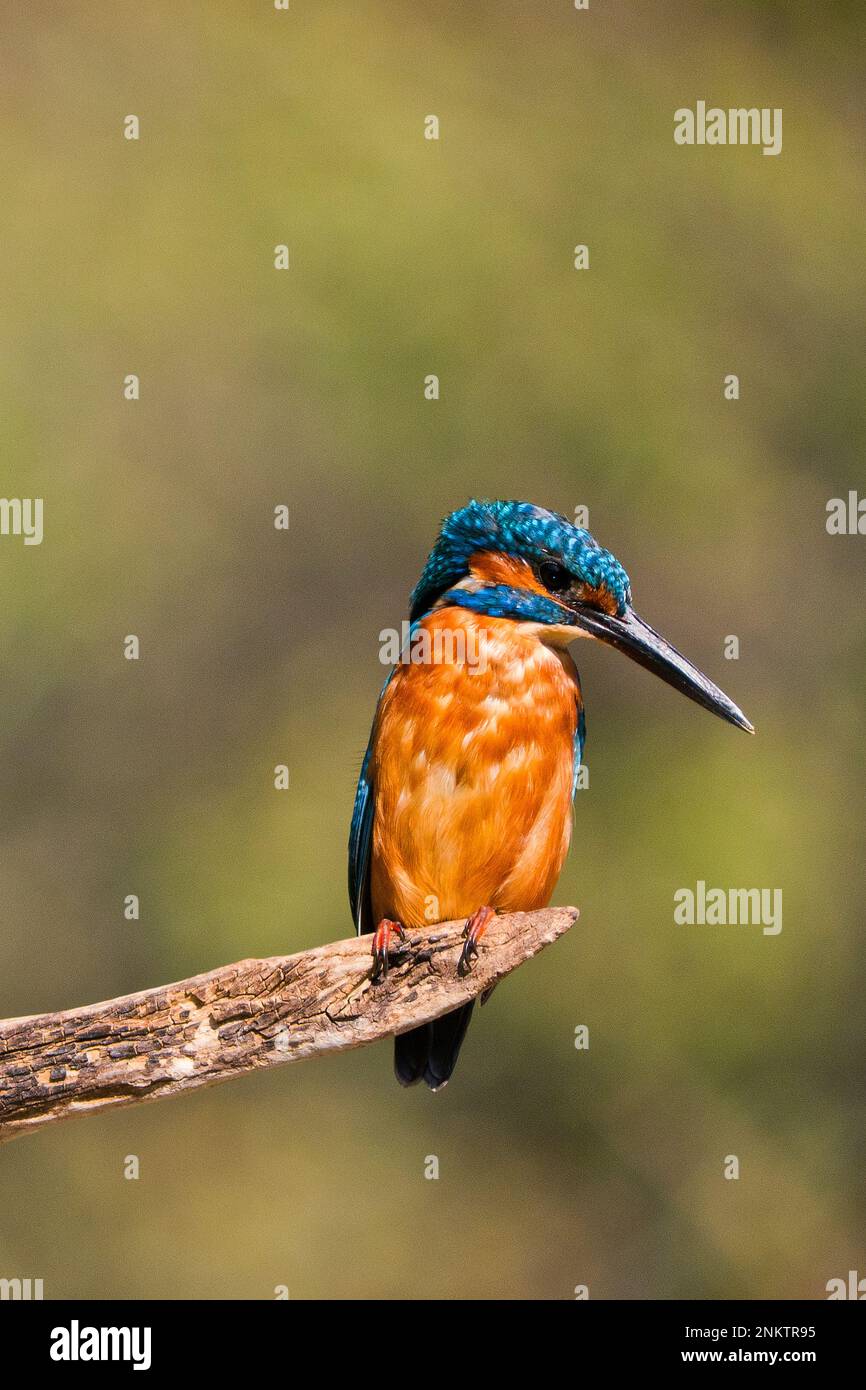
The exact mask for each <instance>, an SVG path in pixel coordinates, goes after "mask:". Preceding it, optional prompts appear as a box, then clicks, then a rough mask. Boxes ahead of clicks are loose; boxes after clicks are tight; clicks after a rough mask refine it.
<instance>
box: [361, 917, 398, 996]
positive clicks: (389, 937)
mask: <svg viewBox="0 0 866 1390" xmlns="http://www.w3.org/2000/svg"><path fill="white" fill-rule="evenodd" d="M395 936H396V937H397V938H398V940H399V942H400V945H402V943H403V941H405V939H406V932H405V930H404V928H403V927H401V925H400V923H399V922H392V921H391V920H390V918H388V917H383V918H382V920H381V922H380V923H379V925H378V927H377V928H376V930H375V931H374V933H373V969H372V971H371V972H370V979H371V980H373V981H375V980H378V979H379V977H380V976H381V975H385V976H387V974H388V959H389V956H391V955H393V954H395V953H396V952H397V951H399V950H400V945H398V946H395V945H394V937H395Z"/></svg>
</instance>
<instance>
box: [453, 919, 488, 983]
mask: <svg viewBox="0 0 866 1390" xmlns="http://www.w3.org/2000/svg"><path fill="white" fill-rule="evenodd" d="M495 916H496V913H495V912H494V911H493V908H492V907H479V908H478V909H477V911H475V912H473V914H472V916H471V917H470V918H469V920H468V922H467V923H466V926H465V927H464V928H463V935H464V937H465V938H466V945H465V946H464V947H463V950H462V952H461V955H460V960H459V961H458V963H457V970H458V972H459V973H460V974H461V975H465V974H466V972H467V970H471V969H472V959H473V957H474V956H477V955H478V943H479V941H480V940H481V938H482V936H483V935H484V933H485V932H486V930H487V928H488V927H489V925H490V923H491V921H492V920H493V918H494V917H495Z"/></svg>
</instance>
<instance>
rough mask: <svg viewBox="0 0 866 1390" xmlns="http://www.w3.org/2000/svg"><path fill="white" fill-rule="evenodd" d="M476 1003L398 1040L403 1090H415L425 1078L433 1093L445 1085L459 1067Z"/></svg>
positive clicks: (397, 1060) (396, 1061) (396, 1068)
mask: <svg viewBox="0 0 866 1390" xmlns="http://www.w3.org/2000/svg"><path fill="white" fill-rule="evenodd" d="M474 1003H475V1001H474V1000H472V1001H471V1002H470V1003H469V1004H464V1005H462V1007H461V1008H459V1009H455V1010H454V1011H453V1012H452V1013H450V1014H446V1015H445V1017H444V1018H437V1019H436V1021H435V1022H434V1023H425V1024H422V1026H421V1027H420V1028H413V1029H411V1031H410V1032H408V1033H401V1034H400V1036H399V1037H397V1038H395V1039H394V1071H395V1072H396V1074H397V1080H398V1081H399V1082H400V1085H401V1086H414V1084H415V1082H416V1081H420V1080H421V1079H422V1077H423V1079H424V1081H425V1082H426V1084H427V1085H428V1086H429V1087H430V1090H431V1091H438V1089H439V1087H440V1086H444V1085H445V1082H446V1081H447V1080H448V1078H449V1077H450V1075H451V1073H452V1072H453V1070H454V1068H455V1067H456V1065H457V1058H458V1056H459V1053H460V1048H461V1046H462V1044H463V1039H464V1038H465V1037H466V1029H467V1028H468V1027H469V1020H470V1019H471V1017H472V1008H473V1005H474Z"/></svg>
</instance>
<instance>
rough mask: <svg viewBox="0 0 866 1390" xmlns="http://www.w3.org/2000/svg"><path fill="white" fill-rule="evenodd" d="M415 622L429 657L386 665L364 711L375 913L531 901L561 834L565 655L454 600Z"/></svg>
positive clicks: (568, 719)
mask: <svg viewBox="0 0 866 1390" xmlns="http://www.w3.org/2000/svg"><path fill="white" fill-rule="evenodd" d="M421 626H422V628H423V629H425V631H426V633H427V635H428V638H429V647H428V650H427V652H426V653H423V652H422V653H421V655H425V654H426V655H430V656H432V658H433V659H432V660H430V661H418V662H412V663H409V664H406V665H401V666H400V667H398V669H397V670H396V671H395V673H394V676H393V677H392V679H391V681H390V683H389V685H388V687H387V689H386V691H385V693H384V695H383V697H382V701H381V704H380V707H379V712H378V715H377V721H376V730H375V735H374V741H373V756H372V773H373V789H374V796H375V813H374V822H373V845H372V864H371V891H372V901H373V912H374V915H375V917H376V920H377V921H378V920H379V919H380V918H381V917H391V918H394V919H396V920H397V921H400V922H402V923H403V924H404V925H406V926H421V925H423V924H424V923H425V922H435V921H443V920H446V919H450V918H454V917H464V916H468V915H469V914H470V913H471V912H473V911H474V910H475V908H477V907H480V906H482V905H483V904H489V905H490V906H491V907H494V908H498V909H500V910H502V911H518V910H529V909H531V908H535V907H542V906H544V905H545V904H546V903H547V902H549V900H550V895H551V893H552V892H553V888H554V885H555V883H556V880H557V878H558V876H559V872H560V869H561V868H562V863H563V860H564V858H565V855H566V853H567V850H568V844H569V839H570V836H571V788H572V771H573V746H574V742H573V741H574V734H575V728H576V724H577V712H578V707H579V701H580V687H579V684H578V679H577V672H576V670H575V668H574V665H573V663H572V661H571V659H570V657H569V656H568V655H567V654H566V653H564V652H558V651H555V650H553V649H551V648H549V647H546V646H545V645H544V644H543V643H542V642H540V641H539V640H538V637H537V636H536V635H535V634H534V632H532V631H531V630H529V629H528V627H527V628H523V627H521V626H520V625H517V624H515V623H512V622H507V621H505V620H502V619H496V618H487V617H484V616H481V615H478V614H475V613H470V612H469V611H467V610H463V609H444V610H442V611H440V612H438V613H433V614H431V615H430V616H429V617H427V618H426V619H425V620H424V622H423V623H422V625H421ZM437 642H438V643H439V649H438V650H439V655H440V656H441V657H442V659H440V660H436V656H437ZM461 654H462V655H463V656H464V657H468V658H469V659H460V658H461ZM475 658H477V659H475Z"/></svg>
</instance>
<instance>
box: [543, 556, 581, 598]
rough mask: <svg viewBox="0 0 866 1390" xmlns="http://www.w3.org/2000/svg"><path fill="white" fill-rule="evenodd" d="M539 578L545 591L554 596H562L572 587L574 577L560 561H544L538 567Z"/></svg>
mask: <svg viewBox="0 0 866 1390" xmlns="http://www.w3.org/2000/svg"><path fill="white" fill-rule="evenodd" d="M538 577H539V579H540V580H541V582H542V584H543V585H544V587H545V589H549V590H550V592H551V593H552V594H561V593H562V591H563V589H568V588H570V587H571V583H572V579H573V576H572V574H571V573H570V571H569V570H567V569H566V568H565V565H561V564H560V563H559V561H558V560H544V561H542V563H541V564H540V565H539V567H538Z"/></svg>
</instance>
